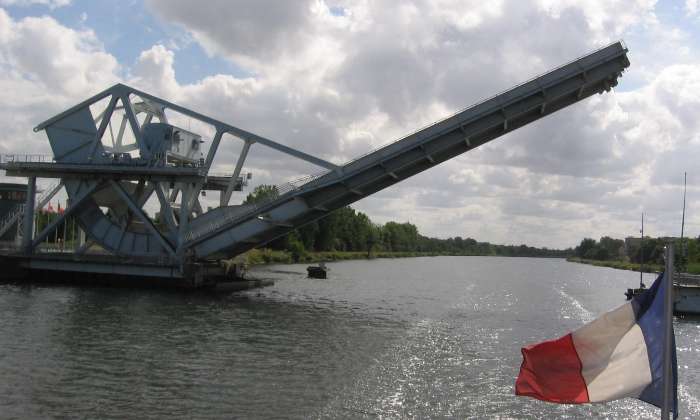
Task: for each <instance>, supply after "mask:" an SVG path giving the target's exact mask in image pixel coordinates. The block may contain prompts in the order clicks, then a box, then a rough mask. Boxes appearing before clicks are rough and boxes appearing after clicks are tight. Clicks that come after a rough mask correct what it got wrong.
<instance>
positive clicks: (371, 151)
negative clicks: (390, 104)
mask: <svg viewBox="0 0 700 420" xmlns="http://www.w3.org/2000/svg"><path fill="white" fill-rule="evenodd" d="M618 42H619V43H620V45H622V48H623V53H626V52H627V45H625V42H624V41H623V40H619V41H616V42H612V43H610V44H608V45H606V46H604V47H600V48H597V49H595V50H593V51H590V52H588V53H586V54H583V55H581V56H579V57H577V58H574V59H573V60H570V61H569V62H567V63H564V64H562V65H560V66H557V67H554V68H552V69H550V70H547V71H545V72H543V73H540V74H538V75H536V76H534V77H531V78H530V79H528V80H526V81H524V82H522V83H518V84H517V85H515V86H513V87H511V88H508V89H505V90H502V91H500V92H498V93H496V94H495V95H491V96H489V97H488V98H485V99H482V100H480V101H478V102H475V103H473V104H471V105H469V106H467V107H465V108H462V109H460V110H459V111H456V112H454V113H452V114H450V115H448V116H446V117H444V118H441V119H439V120H437V121H434V122H432V123H429V124H426V125H424V126H422V127H420V128H417V129H415V130H413V131H411V132H410V133H408V134H406V135H405V136H402V137H400V138H398V139H396V140H392V141H389V142H386V143H384V144H382V145H380V146H377V147H375V148H373V149H371V150H369V151H367V152H365V153H363V154H361V155H359V156H356V157H354V158H352V159H350V160H349V161H348V162H346V163H345V165H343V166H347V165H349V164H351V163H354V162H357V161H358V160H360V159H362V158H364V157H367V156H368V155H371V154H372V153H374V152H377V151H379V150H380V149H383V148H385V147H388V146H391V145H392V144H394V143H398V142H400V141H402V140H405V139H407V138H409V137H411V136H413V135H414V134H416V133H418V132H421V131H423V130H426V129H428V128H430V127H433V126H435V125H438V124H439V123H441V122H443V121H445V120H448V119H450V118H452V117H454V116H456V115H458V114H461V113H462V112H464V111H466V110H468V109H470V108H474V107H476V106H478V105H481V104H484V103H486V102H488V101H490V100H492V99H494V98H496V97H498V96H500V95H502V94H504V93H506V92H509V91H512V90H514V89H517V88H519V87H521V86H524V85H526V84H528V83H531V82H533V81H534V80H537V79H539V78H540V77H542V76H544V75H546V74H549V73H552V72H554V71H557V70H559V69H561V68H564V67H566V66H568V65H571V64H573V63H575V62H577V61H579V60H580V59H582V58H584V57H587V56H589V55H591V54H595V53H597V52H599V51H602V50H604V49H606V48H608V47H610V46H612V45H615V44H617V43H618Z"/></svg>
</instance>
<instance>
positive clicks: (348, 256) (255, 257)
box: [237, 248, 443, 265]
mask: <svg viewBox="0 0 700 420" xmlns="http://www.w3.org/2000/svg"><path fill="white" fill-rule="evenodd" d="M441 255H443V254H440V253H437V252H389V251H374V252H371V253H370V254H369V255H368V254H367V252H355V251H328V252H306V253H304V255H301V256H297V257H296V258H295V255H293V254H292V253H291V252H288V251H276V250H272V249H267V248H264V249H253V250H250V251H248V252H246V253H245V254H243V255H241V256H240V257H237V258H242V259H243V261H245V263H246V264H248V265H263V264H294V263H316V262H321V261H343V260H365V259H374V258H414V257H437V256H441Z"/></svg>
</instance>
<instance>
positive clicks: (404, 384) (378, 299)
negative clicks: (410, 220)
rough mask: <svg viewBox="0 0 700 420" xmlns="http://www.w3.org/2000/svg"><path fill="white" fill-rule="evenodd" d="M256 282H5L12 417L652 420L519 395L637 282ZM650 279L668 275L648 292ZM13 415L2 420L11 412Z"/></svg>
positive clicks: (407, 265)
mask: <svg viewBox="0 0 700 420" xmlns="http://www.w3.org/2000/svg"><path fill="white" fill-rule="evenodd" d="M330 266H331V269H332V270H331V271H330V278H329V279H328V280H317V279H308V278H305V270H304V268H305V267H304V266H302V265H284V266H281V265H280V266H268V267H260V268H257V269H256V270H255V272H254V275H255V276H257V277H264V278H272V279H275V280H276V284H275V285H274V286H272V287H268V288H264V289H259V290H252V291H247V292H238V293H228V294H212V293H195V294H187V293H179V292H168V291H154V290H123V289H110V288H74V287H65V286H63V287H45V286H26V287H20V286H16V285H0V317H2V322H0V377H1V378H2V380H1V381H0V412H1V413H3V416H6V417H13V416H15V417H22V418H38V417H47V416H59V417H60V416H66V417H93V418H110V417H111V418H124V417H139V418H144V417H146V418H147V417H153V418H156V417H193V418H232V417H243V418H251V417H265V418H270V417H277V418H280V417H284V418H308V417H341V418H358V417H360V418H361V417H370V418H372V417H376V416H381V417H390V418H392V417H393V418H396V417H401V418H404V417H417V418H426V417H456V418H468V417H473V418H480V417H496V416H500V417H505V418H509V417H517V418H543V417H553V416H557V417H570V418H583V417H591V416H593V417H609V418H653V417H657V416H658V410H656V409H654V408H651V407H650V406H648V405H646V404H644V403H641V402H638V401H636V400H631V399H628V400H623V401H619V402H614V403H609V404H600V405H587V406H564V405H553V404H546V403H542V402H539V401H535V400H531V399H525V398H516V397H515V396H514V395H513V383H514V380H515V377H516V376H517V373H518V368H519V366H520V361H521V359H520V347H522V346H523V345H525V344H528V343H531V342H536V341H540V340H543V339H548V338H555V337H557V336H559V335H561V334H564V333H565V332H566V331H567V330H569V329H573V328H576V327H578V326H580V325H581V324H582V323H583V322H586V321H589V320H590V319H592V318H593V317H595V316H596V315H597V314H599V313H601V312H603V311H606V310H609V309H612V308H613V307H615V306H618V305H620V304H622V303H623V302H624V296H623V292H624V290H625V289H626V288H627V287H630V286H631V285H634V284H635V283H636V282H637V281H638V274H636V273H631V272H625V271H617V270H611V269H605V268H598V267H590V266H584V265H578V264H572V263H567V262H565V261H562V260H551V259H519V258H510V259H508V258H495V257H491V258H488V257H435V258H414V259H401V260H375V261H348V262H338V263H332V264H330ZM645 280H646V281H648V283H651V281H653V276H651V275H650V276H649V278H648V279H645ZM676 334H677V342H678V359H679V375H680V383H681V385H680V395H679V399H680V403H681V410H682V411H681V414H682V417H686V416H687V417H688V418H697V417H699V416H700V386H698V385H700V361H698V353H699V352H700V341H699V340H700V321H698V320H697V319H684V320H676ZM0 417H2V416H0Z"/></svg>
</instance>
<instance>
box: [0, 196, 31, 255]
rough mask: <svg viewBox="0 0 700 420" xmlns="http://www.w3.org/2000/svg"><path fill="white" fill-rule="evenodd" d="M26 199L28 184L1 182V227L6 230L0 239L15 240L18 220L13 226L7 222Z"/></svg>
mask: <svg viewBox="0 0 700 420" xmlns="http://www.w3.org/2000/svg"><path fill="white" fill-rule="evenodd" d="M26 201H27V185H26V184H9V183H0V229H2V230H4V231H5V232H4V233H3V234H2V236H0V241H13V240H15V238H16V237H17V223H18V222H16V221H15V222H14V223H12V226H5V223H6V222H7V220H8V218H10V217H11V216H12V215H13V214H14V213H15V212H16V211H18V210H19V208H20V207H21V206H22V204H24V203H25V202H26Z"/></svg>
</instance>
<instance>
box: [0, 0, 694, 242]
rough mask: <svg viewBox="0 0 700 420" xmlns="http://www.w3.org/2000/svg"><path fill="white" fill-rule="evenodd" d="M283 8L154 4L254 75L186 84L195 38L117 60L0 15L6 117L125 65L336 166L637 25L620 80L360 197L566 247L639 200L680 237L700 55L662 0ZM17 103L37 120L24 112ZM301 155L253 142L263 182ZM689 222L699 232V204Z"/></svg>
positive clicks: (484, 234) (130, 75) (388, 208)
mask: <svg viewBox="0 0 700 420" xmlns="http://www.w3.org/2000/svg"><path fill="white" fill-rule="evenodd" d="M273 3H274V4H272V3H267V2H260V1H244V2H238V3H236V4H231V2H228V1H223V0H221V1H216V2H212V3H210V4H209V7H201V5H199V4H198V3H196V2H187V1H184V0H178V1H167V2H166V1H165V0H150V1H149V2H148V4H149V5H150V9H151V11H152V12H153V13H155V14H157V15H159V16H160V17H162V18H163V21H165V22H172V23H174V24H177V25H180V26H181V27H182V28H184V30H185V31H186V33H187V34H188V36H191V37H192V39H194V40H195V41H196V42H198V43H200V45H202V47H203V48H204V49H205V50H206V51H207V52H208V53H209V54H212V55H216V56H217V57H223V58H226V59H229V60H231V61H233V62H234V63H235V64H236V65H238V66H240V67H242V68H243V69H244V70H245V71H246V72H247V73H248V74H251V76H250V77H243V78H241V77H234V76H232V75H225V74H218V75H212V76H209V77H205V78H203V79H202V80H199V81H196V82H194V83H191V84H181V83H179V82H178V81H177V78H176V74H175V71H174V67H173V65H174V62H175V60H177V59H178V54H184V53H186V52H185V51H184V50H181V51H174V48H172V47H167V46H164V45H155V46H153V47H151V48H149V49H147V50H145V51H143V52H142V53H141V55H140V56H139V59H138V60H137V62H136V64H135V65H134V66H133V67H132V68H130V69H128V71H123V70H122V67H120V65H119V64H118V63H117V62H116V60H115V59H114V57H112V56H111V55H109V54H108V53H106V52H105V51H104V48H103V47H102V46H101V44H100V42H99V40H98V39H97V38H96V36H95V35H94V33H92V32H90V31H76V30H73V29H70V28H66V27H64V26H61V25H60V24H58V23H57V22H55V21H54V20H52V19H51V18H39V19H37V18H28V19H22V20H16V21H15V20H13V19H11V18H10V17H9V16H7V14H6V13H4V12H2V13H0V66H2V69H3V72H2V74H1V75H0V84H2V86H1V87H4V88H5V90H6V91H7V92H9V96H8V98H7V99H0V112H1V114H0V115H2V116H0V118H2V121H1V122H2V123H3V124H4V125H5V126H7V125H8V124H11V126H12V127H16V128H15V130H16V131H15V132H16V133H17V134H16V135H17V136H19V137H21V138H24V137H26V136H27V135H28V134H24V131H22V134H20V130H28V129H30V128H31V126H32V125H31V124H35V123H36V122H38V121H40V120H41V119H43V118H44V117H46V116H48V115H51V114H52V112H53V111H58V110H60V106H65V104H67V103H70V102H71V101H73V102H77V101H78V100H79V99H82V98H83V97H85V96H88V94H91V93H94V92H96V91H98V90H101V89H102V88H104V87H106V86H107V85H109V84H111V82H113V81H114V80H117V79H119V76H120V75H121V74H127V76H125V79H126V80H127V82H129V83H132V84H134V85H136V86H137V87H139V88H141V89H143V90H146V91H148V92H152V93H154V94H157V95H161V96H163V97H165V98H167V99H170V100H173V101H175V102H178V103H181V104H182V105H184V106H187V107H190V108H192V109H194V110H197V111H199V112H202V113H204V114H208V115H211V116H213V117H216V118H219V119H222V120H225V121H227V122H229V123H231V124H234V125H238V126H240V127H241V128H244V129H248V130H250V131H254V132H256V133H259V134H261V135H264V136H267V137H270V138H272V139H275V140H278V141H280V142H282V143H285V144H288V145H290V146H292V147H297V148H299V149H302V150H304V151H307V152H310V153H313V154H316V155H319V156H321V157H324V158H327V159H332V160H335V161H336V162H339V163H340V162H343V161H346V160H348V159H350V158H351V157H354V156H357V155H359V154H362V153H364V152H366V151H368V150H370V149H372V148H375V147H377V146H379V145H380V144H383V143H386V142H388V141H391V140H394V139H396V138H398V137H400V136H402V135H404V134H407V133H408V132H410V131H412V130H414V129H417V128H419V127H421V126H423V125H425V124H427V123H429V122H431V121H434V120H436V119H438V118H441V117H444V116H446V115H447V114H449V113H450V112H453V111H456V110H457V109H460V108H463V107H465V106H467V105H469V104H470V103H474V102H476V101H478V100H479V99H481V98H483V97H486V96H490V95H492V94H493V93H495V92H497V91H500V90H503V89H505V88H507V87H509V86H511V85H513V84H515V83H518V82H521V81H523V80H524V79H527V78H529V77H532V76H534V75H536V74H538V73H542V72H544V71H546V70H547V69H549V68H551V67H553V66H556V65H559V64H561V63H562V62H565V61H568V60H571V59H573V58H575V57H576V56H579V55H581V54H584V53H585V52H587V51H589V50H590V49H592V48H596V47H599V46H601V45H602V44H604V43H606V42H609V41H612V40H615V39H617V38H620V37H625V38H628V45H629V47H630V50H631V51H630V58H631V61H632V67H631V68H630V70H629V72H628V73H625V75H624V77H623V79H622V83H621V86H620V89H619V91H618V92H615V93H612V94H605V95H603V96H597V97H595V98H592V99H589V100H587V101H585V102H584V103H581V104H577V105H575V106H573V107H570V108H568V109H567V110H564V111H562V112H560V113H557V114H555V115H553V116H551V117H548V118H546V119H544V120H542V121H539V122H537V123H535V124H532V125H531V126H528V127H525V128H523V129H521V130H519V131H516V132H514V133H512V134H510V135H508V136H506V137H505V138H503V139H500V140H498V141H496V142H493V143H491V144H488V145H486V146H484V147H482V148H479V149H477V150H474V151H472V152H470V153H468V154H466V155H464V156H461V157H459V158H456V159H454V160H451V161H449V162H447V163H445V164H443V165H440V166H439V167H437V168H434V169H431V170H430V171H427V172H426V173H424V174H421V175H419V176H417V177H415V178H412V179H411V180H408V181H406V182H404V183H401V184H400V185H397V186H395V187H393V188H391V189H389V190H386V191H383V192H381V193H379V194H378V195H376V196H374V197H372V198H368V199H366V200H363V201H362V202H360V203H358V204H357V207H358V208H359V209H360V210H362V211H365V212H367V213H369V215H370V216H371V217H372V218H373V219H374V220H376V221H379V222H385V221H388V220H399V221H402V220H410V221H411V222H413V223H416V224H417V225H418V226H419V227H420V229H421V231H422V232H425V233H427V234H430V235H438V236H443V237H444V236H454V235H457V234H459V235H460V236H463V237H467V236H471V237H475V238H477V239H480V240H489V241H492V242H500V243H528V244H532V245H540V246H550V247H551V246H557V247H562V246H571V245H574V244H575V243H576V242H578V241H579V240H580V239H581V238H582V237H584V236H602V235H605V234H612V235H615V236H625V235H626V234H629V233H633V232H634V231H635V229H636V228H635V226H636V225H637V223H638V221H637V219H638V215H639V212H640V211H641V209H642V208H646V209H647V210H648V211H650V212H655V215H656V217H651V218H650V219H651V220H652V222H651V223H650V225H649V231H650V232H652V234H655V233H658V234H659V235H662V234H673V233H675V230H674V229H675V228H674V220H675V219H673V217H675V216H673V215H674V214H675V213H674V212H675V210H676V209H670V208H668V205H667V203H668V202H669V200H670V199H671V198H672V197H673V196H674V194H675V193H676V192H677V184H678V182H679V181H678V179H682V171H683V170H685V168H686V167H688V166H691V165H692V157H693V156H694V155H696V152H700V150H696V149H698V148H699V147H700V138H699V137H698V136H697V134H695V133H697V131H698V124H697V123H696V118H695V116H696V115H698V111H700V93H698V92H700V89H698V88H699V87H700V80H698V77H697V75H698V74H700V59H698V57H697V51H695V50H694V48H693V47H692V46H689V44H688V43H687V40H688V34H687V33H685V32H684V31H683V30H682V29H680V28H677V27H673V26H668V25H665V24H662V23H661V22H659V20H658V19H657V18H656V15H655V11H654V6H655V2H654V1H641V0H640V1H634V2H618V1H613V2H610V1H602V0H601V1H591V2H585V3H579V2H573V1H564V2H559V1H557V2H554V1H550V0H532V1H523V2H508V3H503V2H486V3H484V2H467V3H465V2H461V1H448V0H442V1H440V2H439V4H435V3H434V2H429V1H427V0H425V1H422V0H416V1H412V2H404V3H401V4H391V5H389V4H388V3H383V2H370V1H359V0H358V1H337V2H333V4H331V2H323V1H307V2H303V3H302V2H283V3H279V2H273ZM691 7H692V5H690V6H687V10H688V11H690V8H691ZM332 8H335V9H333V10H341V9H342V11H343V12H342V13H337V12H336V13H333V12H332V11H331V10H332ZM22 45H36V46H37V48H35V49H32V50H33V51H25V50H23V49H22V48H21V46H22ZM69 58H70V59H69ZM59 105H60V106H59ZM20 109H30V111H29V112H28V113H27V115H28V116H21V117H18V116H17V115H20V114H21V113H20V112H18V111H19V110H20ZM50 110H51V111H52V112H49V111H50ZM39 115H41V116H40V117H39ZM13 119H14V120H13ZM30 122H31V124H30ZM27 132H28V131H27ZM0 147H5V148H7V147H8V145H7V144H0ZM239 149H240V143H236V142H235V141H227V142H225V143H224V144H223V145H222V149H221V151H220V154H219V156H218V159H217V161H216V164H217V170H227V171H230V170H231V167H232V164H233V162H234V160H235V157H236V154H237V151H238V150H239ZM291 162H293V163H290V160H289V159H285V158H283V157H282V156H281V155H280V154H279V153H277V152H273V151H270V150H268V149H265V148H264V147H261V146H259V145H256V146H254V147H253V149H252V152H251V158H250V161H249V164H248V165H247V169H252V170H254V172H255V178H254V180H255V181H256V182H264V183H279V182H281V181H283V180H285V179H288V178H289V177H292V176H293V175H294V174H303V173H312V172H314V171H315V170H317V169H318V168H315V167H312V166H310V165H307V164H304V163H297V162H295V161H291ZM694 176H695V175H693V177H694ZM693 177H691V179H695V178H693ZM674 184H675V185H676V186H674ZM690 200H691V206H690V207H689V208H693V206H695V207H698V208H700V200H695V199H694V198H693V197H692V196H691V197H690ZM664 206H665V207H664ZM689 226H690V227H691V228H693V226H695V227H696V228H697V229H700V217H697V218H694V217H692V216H691V218H690V222H689ZM654 230H656V232H654Z"/></svg>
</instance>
